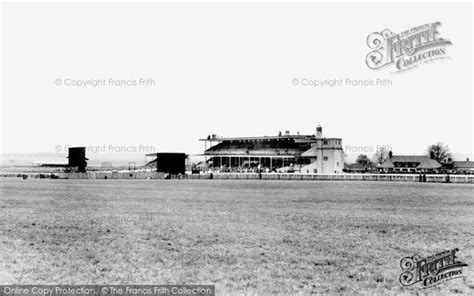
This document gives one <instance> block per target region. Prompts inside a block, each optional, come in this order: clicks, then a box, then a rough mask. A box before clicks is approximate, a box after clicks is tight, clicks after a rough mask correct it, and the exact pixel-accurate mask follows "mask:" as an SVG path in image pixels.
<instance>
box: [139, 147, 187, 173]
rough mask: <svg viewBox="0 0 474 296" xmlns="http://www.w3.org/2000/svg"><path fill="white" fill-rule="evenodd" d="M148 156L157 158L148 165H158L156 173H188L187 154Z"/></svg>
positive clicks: (171, 153)
mask: <svg viewBox="0 0 474 296" xmlns="http://www.w3.org/2000/svg"><path fill="white" fill-rule="evenodd" d="M146 156H155V157H156V158H155V159H154V160H152V161H150V162H149V163H148V164H147V165H150V164H154V163H156V171H157V172H160V173H168V174H172V175H177V174H184V173H185V171H186V158H187V157H188V156H187V155H186V153H180V152H158V153H151V154H147V155H146Z"/></svg>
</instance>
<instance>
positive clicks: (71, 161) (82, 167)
mask: <svg viewBox="0 0 474 296" xmlns="http://www.w3.org/2000/svg"><path fill="white" fill-rule="evenodd" d="M67 158H68V166H70V167H77V170H78V171H79V172H85V171H86V167H87V160H88V159H87V158H86V147H70V148H69V156H68V157H67Z"/></svg>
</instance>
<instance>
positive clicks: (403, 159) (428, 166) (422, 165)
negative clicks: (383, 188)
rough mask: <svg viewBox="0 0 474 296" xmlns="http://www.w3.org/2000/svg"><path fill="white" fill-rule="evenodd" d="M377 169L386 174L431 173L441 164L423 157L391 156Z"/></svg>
mask: <svg viewBox="0 0 474 296" xmlns="http://www.w3.org/2000/svg"><path fill="white" fill-rule="evenodd" d="M377 168H378V169H380V170H382V171H384V172H388V173H391V172H397V173H432V172H435V171H437V170H438V169H439V168H441V164H440V163H439V162H437V161H436V160H434V159H431V158H429V157H428V156H425V155H391V156H390V157H388V158H387V159H386V160H385V161H384V162H383V163H382V164H380V165H378V166H377Z"/></svg>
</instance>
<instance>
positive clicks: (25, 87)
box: [0, 2, 473, 158]
mask: <svg viewBox="0 0 474 296" xmlns="http://www.w3.org/2000/svg"><path fill="white" fill-rule="evenodd" d="M432 22H441V26H440V27H439V33H440V35H441V36H442V37H443V38H445V39H449V40H450V41H452V45H451V46H448V47H446V48H447V55H448V56H449V57H450V58H449V59H443V60H437V61H434V62H431V63H426V64H423V65H420V66H419V67H416V68H415V69H413V70H411V71H406V72H402V73H392V72H393V69H382V70H377V71H374V70H372V69H370V68H369V67H367V65H366V63H365V59H366V56H367V54H368V53H369V52H370V48H369V47H368V46H367V43H366V40H367V36H368V35H369V34H370V33H372V32H379V31H382V30H384V29H390V30H392V31H393V32H402V31H405V30H408V29H411V28H413V27H416V26H419V25H423V24H426V23H432ZM471 22H472V10H471V4H470V3H451V2H446V3H439V2H437V3H431V2H424V3H411V2H406V3H368V2H367V3H340V2H335V3H284V2H279V3H272V2H265V3H215V2H214V3H212V2H211V3H152V2H143V3H126V2H120V3H118V2H107V3H105V2H104V3H91V2H84V3H59V2H56V3H54V2H53V3H51V2H48V3H13V2H11V3H8V2H4V3H3V4H2V18H1V25H2V31H1V32H2V38H1V41H2V43H1V50H2V55H1V57H2V63H1V64H2V92H1V96H2V98H1V137H0V139H1V151H2V152H3V153H33V152H55V151H56V150H58V149H61V150H63V149H64V147H67V146H76V145H79V146H90V147H106V148H104V151H105V152H114V149H120V148H117V147H126V148H129V149H132V148H131V147H133V148H134V149H135V150H138V152H139V153H141V152H143V153H146V152H158V151H179V152H181V151H182V152H186V153H189V154H199V153H202V152H203V150H204V145H203V143H202V142H199V141H198V139H200V138H205V137H206V136H207V135H209V134H217V135H219V136H261V135H276V134H277V133H278V131H285V130H289V131H290V132H291V133H296V132H300V133H301V134H314V133H315V128H316V125H317V124H321V125H322V126H323V132H324V135H325V136H327V137H338V138H342V140H343V148H344V149H345V150H346V153H348V154H360V153H364V152H365V154H371V153H373V151H374V150H375V149H376V148H377V147H379V146H387V147H390V148H391V150H392V151H393V152H394V154H424V153H425V151H426V148H427V146H428V145H430V144H433V143H436V142H443V143H445V144H446V145H448V146H449V148H450V150H451V152H453V153H455V155H457V156H459V158H461V157H471V158H472V154H473V152H472V147H473V139H472V135H473V126H472V112H473V108H472V28H471V25H470V24H471ZM335 79H337V80H339V79H342V81H344V83H343V85H339V86H338V85H336V86H333V87H330V86H328V85H325V86H315V87H313V86H308V85H301V84H302V82H303V81H306V82H308V81H314V82H316V81H322V80H335ZM377 79H380V80H377ZM295 81H296V82H295ZM358 81H362V82H367V81H372V82H376V81H389V83H388V85H376V86H371V85H369V86H364V85H361V82H358ZM348 82H349V83H348ZM347 83H348V84H349V85H347ZM81 84H82V85H81ZM127 84H128V85H127ZM150 146H151V147H153V149H152V150H153V151H149V150H146V149H145V150H143V151H142V150H141V148H140V147H150ZM58 147H60V148H58ZM110 147H112V148H110ZM114 147H115V148H114ZM56 152H57V151H56ZM135 152H137V151H135Z"/></svg>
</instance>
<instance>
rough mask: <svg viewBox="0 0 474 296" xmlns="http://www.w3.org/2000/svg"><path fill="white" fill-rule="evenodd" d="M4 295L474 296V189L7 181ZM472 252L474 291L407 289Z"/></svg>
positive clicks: (1, 238) (454, 283) (0, 200)
mask: <svg viewBox="0 0 474 296" xmlns="http://www.w3.org/2000/svg"><path fill="white" fill-rule="evenodd" d="M0 186H1V187H0V284H20V283H22V284H185V283H186V284H192V283H195V284H215V285H216V292H217V295H227V294H232V295H233V294H252V295H268V294H284V295H288V294H301V295H307V294H347V295H353V294H365V295H366V294H371V295H373V294H377V295H380V294H413V293H417V292H421V293H429V294H439V295H446V294H455V293H465V294H471V295H472V294H474V196H473V194H472V193H473V188H474V187H473V186H472V185H461V184H458V185H454V184H426V183H425V184H421V183H393V182H392V183H390V182H387V183H385V182H329V181H256V180H249V181H240V180H38V179H28V180H19V179H8V178H3V179H0ZM452 248H459V252H458V253H457V256H458V258H459V259H460V260H462V261H463V262H465V263H467V264H469V266H468V267H465V268H464V270H463V271H464V274H465V275H466V276H465V277H464V278H460V279H454V280H450V281H447V282H444V283H442V284H440V285H437V286H435V287H432V288H429V289H428V290H427V289H425V290H420V289H419V286H417V287H414V286H412V287H402V286H401V284H400V283H399V275H400V273H401V269H400V266H399V263H400V259H402V258H403V257H406V256H411V255H414V254H415V253H416V254H419V255H421V256H427V255H433V254H435V253H437V252H439V251H442V250H445V249H452Z"/></svg>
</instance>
